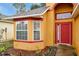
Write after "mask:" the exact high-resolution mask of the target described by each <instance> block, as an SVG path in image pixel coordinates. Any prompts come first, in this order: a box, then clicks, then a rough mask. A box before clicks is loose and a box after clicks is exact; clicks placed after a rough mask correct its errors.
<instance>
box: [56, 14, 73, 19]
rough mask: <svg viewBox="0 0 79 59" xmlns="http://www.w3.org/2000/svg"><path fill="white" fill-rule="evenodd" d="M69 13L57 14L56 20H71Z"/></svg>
mask: <svg viewBox="0 0 79 59" xmlns="http://www.w3.org/2000/svg"><path fill="white" fill-rule="evenodd" d="M71 16H72V15H71V13H62V14H57V15H56V19H65V18H71Z"/></svg>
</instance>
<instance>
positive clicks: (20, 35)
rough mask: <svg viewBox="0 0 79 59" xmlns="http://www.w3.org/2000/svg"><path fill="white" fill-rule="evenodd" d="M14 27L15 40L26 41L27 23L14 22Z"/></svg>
mask: <svg viewBox="0 0 79 59" xmlns="http://www.w3.org/2000/svg"><path fill="white" fill-rule="evenodd" d="M16 27H17V28H16V38H17V40H27V21H18V22H16Z"/></svg>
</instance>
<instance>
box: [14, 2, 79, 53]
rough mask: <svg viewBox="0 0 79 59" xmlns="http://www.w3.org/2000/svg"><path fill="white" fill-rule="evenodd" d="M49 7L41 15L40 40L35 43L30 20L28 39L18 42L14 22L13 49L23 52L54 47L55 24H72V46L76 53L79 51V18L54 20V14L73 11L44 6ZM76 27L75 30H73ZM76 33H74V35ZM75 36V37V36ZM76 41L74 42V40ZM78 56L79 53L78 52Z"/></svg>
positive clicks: (69, 8)
mask: <svg viewBox="0 0 79 59" xmlns="http://www.w3.org/2000/svg"><path fill="white" fill-rule="evenodd" d="M46 5H47V6H50V9H49V10H48V11H47V12H46V13H45V14H44V15H43V20H42V21H41V40H40V41H38V42H36V41H34V40H33V31H32V20H29V24H28V26H29V39H28V40H27V41H18V40H17V39H16V30H15V29H16V22H17V21H14V32H15V34H14V48H16V49H23V50H38V49H43V48H45V46H53V45H55V23H56V22H72V46H74V47H76V49H77V51H79V47H78V45H79V43H78V38H79V37H78V35H79V34H78V30H79V28H78V25H79V23H78V22H79V20H77V19H79V17H78V18H76V21H74V20H75V19H74V18H70V19H63V20H56V18H55V13H62V12H63V11H64V12H66V11H68V12H71V11H72V10H73V9H72V8H71V7H65V6H63V8H62V6H60V7H61V8H57V9H56V10H55V9H54V7H52V6H55V4H50V3H49V4H46ZM75 27H76V29H74V28H75ZM75 31H76V33H75ZM75 34H76V35H77V36H75ZM75 39H76V40H75ZM78 54H79V52H78Z"/></svg>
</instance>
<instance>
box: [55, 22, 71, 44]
mask: <svg viewBox="0 0 79 59" xmlns="http://www.w3.org/2000/svg"><path fill="white" fill-rule="evenodd" d="M55 32H56V33H55V34H56V35H55V37H56V43H67V44H71V42H72V24H71V23H66V22H64V23H56V31H55Z"/></svg>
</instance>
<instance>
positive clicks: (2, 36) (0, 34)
mask: <svg viewBox="0 0 79 59" xmlns="http://www.w3.org/2000/svg"><path fill="white" fill-rule="evenodd" d="M7 35H8V34H7V27H5V28H1V29H0V42H2V41H4V40H5V41H6V40H7Z"/></svg>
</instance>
